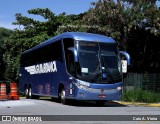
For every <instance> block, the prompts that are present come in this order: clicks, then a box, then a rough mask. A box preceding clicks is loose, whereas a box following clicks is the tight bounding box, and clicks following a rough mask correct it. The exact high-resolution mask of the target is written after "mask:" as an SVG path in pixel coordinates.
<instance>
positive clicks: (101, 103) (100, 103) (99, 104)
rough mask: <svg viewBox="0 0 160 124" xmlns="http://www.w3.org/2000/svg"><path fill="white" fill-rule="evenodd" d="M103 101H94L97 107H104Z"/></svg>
mask: <svg viewBox="0 0 160 124" xmlns="http://www.w3.org/2000/svg"><path fill="white" fill-rule="evenodd" d="M104 104H105V101H96V105H97V106H104Z"/></svg>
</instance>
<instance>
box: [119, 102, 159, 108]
mask: <svg viewBox="0 0 160 124" xmlns="http://www.w3.org/2000/svg"><path fill="white" fill-rule="evenodd" d="M116 102H117V103H119V104H123V105H135V106H148V107H160V103H137V102H124V101H116Z"/></svg>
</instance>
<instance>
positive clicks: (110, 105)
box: [67, 101, 127, 107]
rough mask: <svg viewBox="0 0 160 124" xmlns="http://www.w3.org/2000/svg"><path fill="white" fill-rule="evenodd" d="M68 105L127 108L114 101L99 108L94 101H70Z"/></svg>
mask: <svg viewBox="0 0 160 124" xmlns="http://www.w3.org/2000/svg"><path fill="white" fill-rule="evenodd" d="M67 105H69V106H77V107H127V105H123V104H120V103H117V102H112V101H109V102H106V103H105V104H104V105H103V106H99V105H97V104H96V102H93V101H70V102H69V103H68V104H67Z"/></svg>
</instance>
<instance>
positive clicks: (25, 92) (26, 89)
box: [24, 86, 29, 99]
mask: <svg viewBox="0 0 160 124" xmlns="http://www.w3.org/2000/svg"><path fill="white" fill-rule="evenodd" d="M24 95H25V97H26V99H28V98H29V96H28V87H27V86H26V88H25V91H24Z"/></svg>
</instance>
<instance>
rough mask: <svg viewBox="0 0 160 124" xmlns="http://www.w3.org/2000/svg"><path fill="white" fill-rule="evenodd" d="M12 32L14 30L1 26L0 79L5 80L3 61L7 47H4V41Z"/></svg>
mask: <svg viewBox="0 0 160 124" xmlns="http://www.w3.org/2000/svg"><path fill="white" fill-rule="evenodd" d="M11 33H12V30H9V29H5V28H0V80H4V75H3V74H4V70H5V68H4V63H3V60H2V58H3V54H4V52H5V49H4V48H3V45H4V41H5V39H6V38H7V37H9V36H10V35H11Z"/></svg>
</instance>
